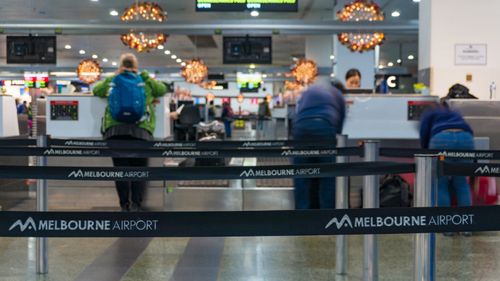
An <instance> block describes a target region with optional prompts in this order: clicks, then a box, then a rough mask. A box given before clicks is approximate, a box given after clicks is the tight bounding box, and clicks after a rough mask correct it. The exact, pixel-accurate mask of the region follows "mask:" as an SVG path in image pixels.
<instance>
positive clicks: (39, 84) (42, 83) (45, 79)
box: [24, 72, 49, 89]
mask: <svg viewBox="0 0 500 281" xmlns="http://www.w3.org/2000/svg"><path fill="white" fill-rule="evenodd" d="M48 83H49V74H48V73H47V72H41V73H33V72H25V73H24V85H25V87H27V88H37V89H40V88H47V84H48Z"/></svg>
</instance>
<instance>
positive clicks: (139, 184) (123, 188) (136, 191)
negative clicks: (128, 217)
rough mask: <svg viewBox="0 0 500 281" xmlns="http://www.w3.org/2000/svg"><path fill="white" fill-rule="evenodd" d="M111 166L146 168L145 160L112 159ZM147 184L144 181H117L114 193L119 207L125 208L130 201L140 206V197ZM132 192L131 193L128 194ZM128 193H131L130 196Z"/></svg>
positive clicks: (146, 161)
mask: <svg viewBox="0 0 500 281" xmlns="http://www.w3.org/2000/svg"><path fill="white" fill-rule="evenodd" d="M113 165H114V166H115V167H147V166H148V159H147V158H113ZM146 184H147V182H145V181H117V182H115V185H116V191H117V192H118V197H119V198H120V206H121V207H127V206H129V205H130V201H132V203H134V204H136V205H137V206H141V203H142V196H143V194H144V189H145V188H146ZM130 191H132V192H130ZM130 193H132V194H131V195H132V196H130Z"/></svg>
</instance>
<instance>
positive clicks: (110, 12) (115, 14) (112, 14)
mask: <svg viewBox="0 0 500 281" xmlns="http://www.w3.org/2000/svg"><path fill="white" fill-rule="evenodd" d="M109 15H110V16H112V17H117V16H118V15H119V14H118V11H116V10H111V11H109Z"/></svg>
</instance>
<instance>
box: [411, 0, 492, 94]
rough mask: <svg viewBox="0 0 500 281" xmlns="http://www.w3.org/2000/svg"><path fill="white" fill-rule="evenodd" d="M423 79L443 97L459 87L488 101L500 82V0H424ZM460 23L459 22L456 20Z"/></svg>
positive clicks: (421, 78) (421, 24) (421, 15)
mask: <svg viewBox="0 0 500 281" xmlns="http://www.w3.org/2000/svg"><path fill="white" fill-rule="evenodd" d="M419 5H420V13H419V14H420V16H419V17H420V20H419V24H420V31H419V80H420V82H423V83H425V84H426V85H427V86H430V90H431V94H434V95H439V96H445V95H446V94H447V93H448V89H449V88H450V87H451V86H452V85H453V84H455V83H460V84H463V85H465V86H466V87H468V88H469V89H470V92H471V93H472V94H473V95H475V96H477V97H478V98H479V99H483V100H486V99H490V85H491V84H492V82H495V83H496V85H498V84H499V83H500V78H499V77H500V65H499V64H498V63H497V62H499V61H500V53H499V52H498V51H497V50H498V49H500V37H499V36H495V35H494V34H495V27H497V26H500V14H499V12H498V11H500V1H491V0H477V1H468V0H439V1H431V0H421V2H420V4H419ZM457 19H460V20H457Z"/></svg>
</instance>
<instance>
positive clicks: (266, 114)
mask: <svg viewBox="0 0 500 281" xmlns="http://www.w3.org/2000/svg"><path fill="white" fill-rule="evenodd" d="M270 117H271V109H270V108H269V103H268V102H267V99H264V100H263V101H262V102H261V103H260V104H259V111H258V112H257V118H258V120H257V127H258V130H260V131H262V130H264V121H265V120H267V119H268V118H270Z"/></svg>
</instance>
